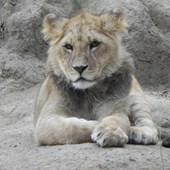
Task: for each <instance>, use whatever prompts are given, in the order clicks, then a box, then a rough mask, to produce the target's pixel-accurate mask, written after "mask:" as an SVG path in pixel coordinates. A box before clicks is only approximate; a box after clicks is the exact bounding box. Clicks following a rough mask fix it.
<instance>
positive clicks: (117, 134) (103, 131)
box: [91, 126, 128, 147]
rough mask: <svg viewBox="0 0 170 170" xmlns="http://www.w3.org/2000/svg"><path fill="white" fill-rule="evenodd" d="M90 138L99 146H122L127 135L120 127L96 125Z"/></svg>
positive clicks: (126, 140) (126, 139) (125, 141)
mask: <svg viewBox="0 0 170 170" xmlns="http://www.w3.org/2000/svg"><path fill="white" fill-rule="evenodd" d="M91 139H92V141H94V142H96V143H97V144H98V145H99V146H101V147H112V146H124V145H125V144H126V143H127V142H128V136H127V135H126V134H125V132H124V131H123V130H122V129H121V128H120V127H118V128H117V129H113V128H111V127H102V126H98V127H96V128H95V129H94V131H93V133H92V135H91Z"/></svg>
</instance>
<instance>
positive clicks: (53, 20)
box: [42, 13, 68, 41]
mask: <svg viewBox="0 0 170 170" xmlns="http://www.w3.org/2000/svg"><path fill="white" fill-rule="evenodd" d="M67 21H68V19H66V18H58V17H57V16H56V15H55V14H52V13H51V14H48V15H46V16H45V18H44V20H43V29H42V33H43V35H44V39H45V40H46V41H49V40H52V39H56V38H57V37H59V36H60V35H61V34H62V28H63V27H64V25H65V24H66V22H67Z"/></svg>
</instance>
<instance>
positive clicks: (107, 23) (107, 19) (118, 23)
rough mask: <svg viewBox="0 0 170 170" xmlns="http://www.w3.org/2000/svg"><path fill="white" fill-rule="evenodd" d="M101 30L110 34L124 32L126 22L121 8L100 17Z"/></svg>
mask: <svg viewBox="0 0 170 170" xmlns="http://www.w3.org/2000/svg"><path fill="white" fill-rule="evenodd" d="M100 17H101V20H102V22H103V28H104V29H106V30H108V31H111V32H124V31H125V30H126V29H127V26H128V25H127V22H126V20H125V18H124V13H123V9H122V8H116V9H114V10H113V11H111V12H109V13H108V14H103V15H101V16H100Z"/></svg>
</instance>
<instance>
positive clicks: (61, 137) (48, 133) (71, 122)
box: [35, 114, 96, 145]
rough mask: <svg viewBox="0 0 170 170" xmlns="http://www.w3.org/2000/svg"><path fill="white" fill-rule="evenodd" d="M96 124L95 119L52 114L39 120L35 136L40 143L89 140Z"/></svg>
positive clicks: (65, 142) (69, 142)
mask: <svg viewBox="0 0 170 170" xmlns="http://www.w3.org/2000/svg"><path fill="white" fill-rule="evenodd" d="M95 125H96V122H95V121H88V120H85V119H79V118H76V117H70V118H69V117H61V116H58V115H55V114H51V115H49V116H46V117H42V118H40V119H39V120H38V122H37V124H36V127H35V137H36V140H37V142H38V143H39V144H40V145H54V144H71V143H74V144H76V143H83V142H89V141H91V139H90V135H91V132H92V130H93V129H94V127H95Z"/></svg>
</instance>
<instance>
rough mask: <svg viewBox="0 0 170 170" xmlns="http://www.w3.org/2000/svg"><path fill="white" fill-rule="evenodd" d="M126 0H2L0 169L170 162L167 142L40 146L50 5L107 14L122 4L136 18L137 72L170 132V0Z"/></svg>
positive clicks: (128, 42)
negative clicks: (37, 110)
mask: <svg viewBox="0 0 170 170" xmlns="http://www.w3.org/2000/svg"><path fill="white" fill-rule="evenodd" d="M122 1H123V2H122V4H120V2H118V0H0V129H1V133H0V141H1V142H0V170H1V169H2V170H8V169H9V170H11V169H17V170H20V169H21V170H23V169H24V170H25V169H26V170H27V169H31V170H34V169H35V170H37V169H43V170H44V169H50V170H53V169H55V170H56V169H57V170H60V169H61V170H68V169H69V170H75V169H77V170H80V169H81V170H82V169H94V170H95V169H96V170H98V169H109V170H112V169H114V168H116V169H134V170H136V169H137V168H138V169H149V170H150V169H154V170H157V169H159V170H160V169H163V168H164V169H166V170H168V169H170V163H169V159H170V150H168V149H166V148H162V147H161V146H160V144H158V145H156V146H132V145H127V146H126V147H125V148H123V149H121V148H109V149H102V148H98V147H97V146H95V145H94V144H82V145H67V146H52V147H38V146H36V144H35V142H34V140H33V134H32V131H33V125H32V112H33V103H34V98H35V96H36V94H37V91H38V88H39V84H40V83H41V82H42V80H43V79H44V77H45V74H46V73H45V61H46V51H47V48H48V44H47V43H46V42H45V41H44V40H43V39H42V35H41V23H42V19H43V17H44V16H45V15H46V14H48V13H50V12H53V13H56V14H57V15H58V16H66V17H70V16H71V15H73V14H74V13H75V12H76V11H77V10H79V9H81V8H82V9H84V10H86V11H89V12H91V13H94V14H100V13H105V12H108V11H110V10H113V9H114V8H115V7H117V6H120V5H123V7H124V10H125V14H126V18H127V21H128V23H129V29H128V32H127V33H126V34H125V35H124V38H123V41H124V44H125V46H126V47H127V49H128V51H129V52H130V53H131V55H132V57H133V58H134V60H135V63H136V76H137V77H138V79H139V81H140V83H141V84H142V86H143V87H144V88H145V89H146V93H147V94H149V95H148V96H147V100H148V104H150V105H151V108H152V111H153V119H154V120H155V121H156V123H157V125H158V126H159V127H161V128H162V131H161V133H163V135H165V136H166V135H167V133H170V93H169V89H170V1H169V0H161V1H159V0H122ZM161 96H163V97H161Z"/></svg>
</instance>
